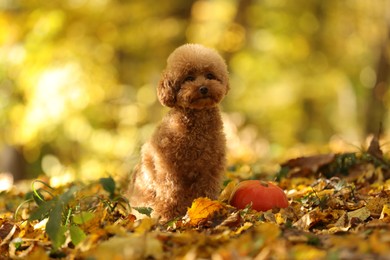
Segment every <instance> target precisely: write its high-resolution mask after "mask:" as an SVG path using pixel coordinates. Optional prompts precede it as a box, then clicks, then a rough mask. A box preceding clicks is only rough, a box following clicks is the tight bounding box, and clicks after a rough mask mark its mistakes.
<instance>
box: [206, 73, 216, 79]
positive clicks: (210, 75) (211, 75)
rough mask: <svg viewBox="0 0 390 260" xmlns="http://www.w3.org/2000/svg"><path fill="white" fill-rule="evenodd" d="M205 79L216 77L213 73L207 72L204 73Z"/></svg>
mask: <svg viewBox="0 0 390 260" xmlns="http://www.w3.org/2000/svg"><path fill="white" fill-rule="evenodd" d="M206 79H216V77H215V76H214V74H213V73H207V74H206Z"/></svg>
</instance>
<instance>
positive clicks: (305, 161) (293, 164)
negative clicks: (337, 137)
mask: <svg viewBox="0 0 390 260" xmlns="http://www.w3.org/2000/svg"><path fill="white" fill-rule="evenodd" d="M334 158H335V154H333V153H329V154H320V155H313V156H308V157H299V158H295V159H291V160H289V161H287V162H285V163H283V164H282V166H283V167H289V168H290V169H295V170H296V171H295V172H294V175H299V176H308V175H310V174H312V173H315V172H317V170H318V169H319V168H320V167H322V166H325V165H328V164H329V163H331V162H332V161H333V159H334Z"/></svg>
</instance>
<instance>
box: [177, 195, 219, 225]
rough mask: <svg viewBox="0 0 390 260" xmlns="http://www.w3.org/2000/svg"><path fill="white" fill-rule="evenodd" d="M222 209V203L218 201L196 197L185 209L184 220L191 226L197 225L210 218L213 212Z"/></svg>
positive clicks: (215, 212)
mask: <svg viewBox="0 0 390 260" xmlns="http://www.w3.org/2000/svg"><path fill="white" fill-rule="evenodd" d="M224 209H225V207H224V205H223V204H222V203H220V202H219V201H213V200H210V199H208V198H198V199H196V200H194V201H193V202H192V205H191V208H189V209H188V210H187V214H186V216H185V220H186V222H188V223H189V225H191V226H198V225H200V224H204V223H206V222H207V221H209V220H211V219H212V218H213V217H214V216H215V214H217V213H221V211H223V210H224Z"/></svg>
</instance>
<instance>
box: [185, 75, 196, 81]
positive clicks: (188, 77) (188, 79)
mask: <svg viewBox="0 0 390 260" xmlns="http://www.w3.org/2000/svg"><path fill="white" fill-rule="evenodd" d="M194 80H195V77H194V76H187V77H186V78H185V79H184V82H187V81H194Z"/></svg>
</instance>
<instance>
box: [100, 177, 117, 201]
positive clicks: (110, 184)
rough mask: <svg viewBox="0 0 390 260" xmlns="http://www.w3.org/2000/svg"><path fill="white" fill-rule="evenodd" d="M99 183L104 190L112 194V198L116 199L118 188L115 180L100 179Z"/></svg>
mask: <svg viewBox="0 0 390 260" xmlns="http://www.w3.org/2000/svg"><path fill="white" fill-rule="evenodd" d="M99 182H100V184H101V185H102V186H103V188H104V189H105V190H106V191H107V192H108V193H109V194H110V198H111V199H112V198H114V196H115V188H116V187H115V181H114V179H113V178H112V177H111V176H110V177H108V178H100V179H99Z"/></svg>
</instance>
